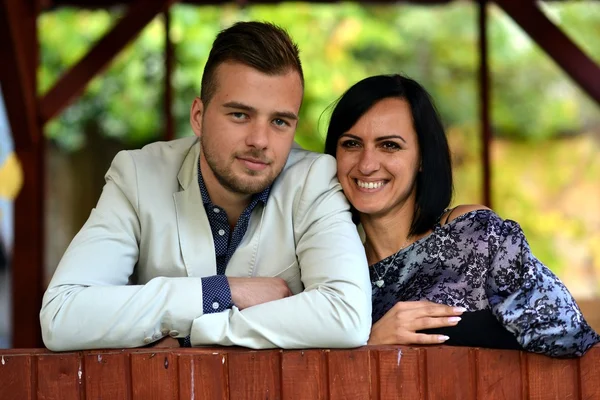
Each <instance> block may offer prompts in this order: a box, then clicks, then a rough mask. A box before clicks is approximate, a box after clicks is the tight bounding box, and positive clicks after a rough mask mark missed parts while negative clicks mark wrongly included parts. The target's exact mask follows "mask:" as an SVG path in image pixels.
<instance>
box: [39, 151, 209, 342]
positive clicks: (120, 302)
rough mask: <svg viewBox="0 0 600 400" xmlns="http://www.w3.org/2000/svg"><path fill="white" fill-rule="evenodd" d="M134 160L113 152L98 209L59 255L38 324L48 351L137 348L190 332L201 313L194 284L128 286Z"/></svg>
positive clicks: (135, 223) (162, 280)
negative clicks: (167, 336) (192, 324)
mask: <svg viewBox="0 0 600 400" xmlns="http://www.w3.org/2000/svg"><path fill="white" fill-rule="evenodd" d="M136 183H137V182H136V176H135V167H134V165H133V160H132V158H131V156H130V155H129V154H128V153H127V152H120V153H119V154H118V155H117V156H116V157H115V160H114V161H113V164H112V165H111V168H110V169H109V171H108V173H107V175H106V184H105V186H104V189H103V191H102V195H101V197H100V199H99V201H98V205H97V207H96V208H95V209H94V210H92V213H91V215H90V217H89V219H88V221H87V222H86V224H85V225H84V227H83V228H82V229H81V231H80V232H79V233H78V234H77V236H76V237H75V238H74V239H73V242H72V243H71V244H70V246H69V248H68V249H67V251H66V253H65V255H64V256H63V258H62V260H61V262H60V264H59V266H58V268H57V270H56V272H55V274H54V276H53V278H52V280H51V282H50V285H49V287H48V289H47V291H46V293H45V294H44V298H43V302H42V309H41V312H40V321H41V327H42V336H43V339H44V343H45V344H46V346H47V347H48V348H49V349H51V350H55V351H64V350H79V349H93V348H111V347H113V348H114V347H137V346H143V345H145V344H148V343H150V342H153V341H156V340H158V339H160V338H161V337H163V336H165V335H172V336H176V335H177V336H185V335H187V334H189V331H190V327H191V323H192V321H193V320H194V318H197V317H198V316H200V315H202V308H203V304H202V303H203V302H202V280H201V279H200V278H187V277H186V278H167V277H158V278H154V279H151V280H150V281H149V282H147V283H146V284H145V285H129V286H128V285H127V284H128V282H129V279H130V277H131V275H132V273H133V270H134V267H135V265H136V263H137V262H138V255H139V244H138V243H139V240H140V229H141V228H140V224H139V218H138V210H137V186H136Z"/></svg>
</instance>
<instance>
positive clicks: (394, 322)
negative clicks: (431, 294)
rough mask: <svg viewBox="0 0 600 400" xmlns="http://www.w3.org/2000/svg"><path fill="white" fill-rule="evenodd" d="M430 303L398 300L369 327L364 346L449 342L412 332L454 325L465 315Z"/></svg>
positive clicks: (440, 337) (452, 308) (453, 308)
mask: <svg viewBox="0 0 600 400" xmlns="http://www.w3.org/2000/svg"><path fill="white" fill-rule="evenodd" d="M465 311H466V309H464V308H462V307H450V306H446V305H443V304H437V303H433V302H431V301H426V300H423V301H399V302H398V303H396V305H394V307H392V308H391V309H390V310H389V311H388V312H387V313H386V314H385V315H384V316H383V317H382V318H381V319H380V320H379V321H377V322H376V323H375V324H374V325H373V327H372V328H371V336H370V337H369V341H368V343H367V344H405V345H406V344H439V343H443V342H445V341H446V340H448V339H449V337H448V336H443V335H428V334H424V333H416V332H417V331H420V330H423V329H432V328H443V327H447V326H454V325H456V324H458V322H459V321H460V317H459V315H461V314H462V313H463V312H465Z"/></svg>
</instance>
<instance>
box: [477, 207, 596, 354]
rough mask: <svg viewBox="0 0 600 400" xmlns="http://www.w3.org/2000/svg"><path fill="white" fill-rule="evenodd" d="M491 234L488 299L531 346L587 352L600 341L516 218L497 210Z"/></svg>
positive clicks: (529, 348)
mask: <svg viewBox="0 0 600 400" xmlns="http://www.w3.org/2000/svg"><path fill="white" fill-rule="evenodd" d="M486 236H487V242H488V250H489V262H490V267H489V270H488V277H487V281H486V294H487V297H488V301H489V303H490V306H491V308H492V312H493V313H494V315H495V316H496V318H498V320H499V321H500V322H501V323H502V324H503V325H504V327H505V328H506V329H507V330H508V331H510V332H512V333H513V334H514V335H515V336H516V338H517V340H518V341H519V343H520V344H521V345H522V346H523V348H524V349H525V350H527V351H531V352H535V353H542V354H546V355H549V356H554V357H572V356H581V355H583V354H584V353H585V352H586V351H587V350H588V349H589V348H590V347H592V346H593V345H594V344H595V343H598V342H599V341H600V337H599V336H598V334H597V333H596V332H594V330H593V329H592V328H591V327H590V326H589V325H588V323H587V322H586V321H585V319H584V317H583V315H582V314H581V311H580V310H579V307H578V306H577V303H576V302H575V300H574V299H573V297H572V296H571V294H570V293H569V291H568V289H567V288H566V287H565V285H564V284H563V283H562V282H561V281H560V280H559V279H558V278H557V277H556V275H554V274H553V273H552V272H551V271H550V270H549V269H548V268H547V267H546V266H545V265H544V264H542V263H541V262H540V261H539V260H538V259H537V258H535V256H534V255H533V254H532V253H531V249H530V248H529V244H528V243H527V239H526V238H525V235H524V233H523V231H522V230H521V227H520V226H519V225H518V224H517V223H516V222H514V221H510V220H506V221H503V220H502V219H500V218H499V217H497V216H496V215H495V214H491V217H490V220H489V223H488V226H487V230H486Z"/></svg>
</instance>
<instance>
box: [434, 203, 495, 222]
mask: <svg viewBox="0 0 600 400" xmlns="http://www.w3.org/2000/svg"><path fill="white" fill-rule="evenodd" d="M479 210H489V211H492V209H491V208H488V207H486V206H484V205H481V204H461V205H458V206H456V207H454V208H451V209H449V210H448V211H446V212H445V213H444V214H443V215H442V218H441V221H442V225H445V224H447V223H448V222H450V221H452V220H454V219H456V218H458V217H460V216H461V215H465V214H467V213H470V212H473V211H479Z"/></svg>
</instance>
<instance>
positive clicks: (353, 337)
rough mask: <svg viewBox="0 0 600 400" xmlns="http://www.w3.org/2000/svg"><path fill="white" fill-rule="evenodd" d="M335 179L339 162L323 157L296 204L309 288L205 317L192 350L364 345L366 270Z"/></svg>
mask: <svg viewBox="0 0 600 400" xmlns="http://www.w3.org/2000/svg"><path fill="white" fill-rule="evenodd" d="M334 176H335V161H334V160H333V158H329V157H328V156H322V157H319V158H318V159H317V161H316V162H315V163H313V165H312V167H311V168H310V170H309V173H308V177H307V179H306V182H305V183H304V189H303V192H302V194H301V197H300V199H299V201H298V206H297V211H296V213H295V222H294V230H295V235H296V238H297V245H296V254H297V258H298V263H299V265H300V270H301V277H302V282H303V284H304V287H305V290H304V291H303V292H302V293H299V294H297V295H295V296H291V297H287V298H284V299H281V300H276V301H272V302H268V303H264V304H260V305H257V306H254V307H250V308H247V309H244V310H242V311H240V310H238V309H237V308H235V307H233V308H232V309H231V310H227V311H224V312H221V313H217V314H210V315H207V314H205V315H203V316H201V317H199V318H197V319H196V320H195V321H194V323H193V325H192V334H191V342H192V345H195V346H198V345H208V344H222V345H238V346H246V347H250V348H272V347H282V348H311V347H356V346H361V345H364V344H366V341H367V339H368V336H369V332H370V329H371V285H370V281H369V275H368V265H367V260H366V257H365V253H364V249H363V246H362V243H361V242H360V238H359V236H358V233H357V230H356V227H355V225H354V224H353V223H352V221H351V217H350V212H349V206H348V203H347V201H346V199H345V197H344V195H343V193H342V192H341V188H340V187H339V184H338V183H337V181H336V180H334ZM273 257H277V253H276V252H274V253H273ZM209 328H210V329H209Z"/></svg>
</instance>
